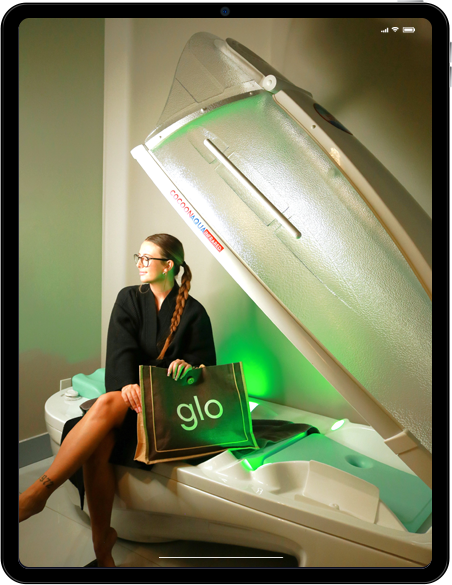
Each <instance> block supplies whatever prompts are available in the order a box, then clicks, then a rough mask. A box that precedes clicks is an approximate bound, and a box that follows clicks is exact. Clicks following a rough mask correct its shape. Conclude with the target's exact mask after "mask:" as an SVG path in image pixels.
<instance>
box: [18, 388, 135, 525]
mask: <svg viewBox="0 0 452 585" xmlns="http://www.w3.org/2000/svg"><path fill="white" fill-rule="evenodd" d="M127 410H128V406H127V404H126V403H125V402H124V400H123V398H122V396H121V393H120V392H108V393H107V394H103V395H102V396H100V397H99V398H98V399H97V401H96V402H95V403H94V405H93V406H92V407H91V408H90V410H89V411H88V412H87V414H86V415H85V416H84V417H83V418H82V420H81V421H80V422H79V423H78V424H77V425H76V426H75V427H74V428H73V429H72V430H71V432H70V433H68V435H67V437H66V438H65V440H64V441H63V443H62V445H61V447H60V449H59V451H58V453H57V455H56V456H55V459H54V461H53V463H52V465H51V466H50V467H49V469H48V470H47V471H46V473H45V474H44V475H42V476H41V477H40V478H39V479H38V480H36V481H35V482H34V483H33V484H32V485H31V486H30V487H29V488H28V489H27V490H25V492H23V494H20V496H19V522H22V520H26V519H27V518H29V517H30V516H33V515H34V514H37V513H38V512H40V511H41V510H42V509H43V508H44V507H45V504H46V502H47V500H48V498H49V497H50V495H51V494H52V493H53V492H54V491H55V490H56V489H57V488H58V487H59V486H60V485H61V484H63V483H64V482H65V481H66V480H67V479H68V478H69V477H70V476H71V475H72V474H73V473H75V472H76V471H77V469H79V468H80V467H82V465H83V464H84V463H85V461H87V459H88V458H89V457H90V456H91V455H92V454H93V453H94V451H95V450H96V449H97V448H98V447H99V445H100V444H101V442H102V441H103V440H104V438H105V437H106V436H107V435H108V434H109V433H110V431H111V430H112V429H114V428H118V427H120V426H121V424H122V422H123V421H124V418H125V415H126V413H127Z"/></svg>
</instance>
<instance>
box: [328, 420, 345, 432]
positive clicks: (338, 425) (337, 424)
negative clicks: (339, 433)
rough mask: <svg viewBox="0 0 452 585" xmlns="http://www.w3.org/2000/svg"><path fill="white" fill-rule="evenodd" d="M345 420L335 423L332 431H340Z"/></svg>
mask: <svg viewBox="0 0 452 585" xmlns="http://www.w3.org/2000/svg"><path fill="white" fill-rule="evenodd" d="M344 422H345V420H338V421H337V422H335V423H334V425H333V426H332V427H331V430H332V431H335V430H337V429H340V428H341V426H342V425H343V424H344Z"/></svg>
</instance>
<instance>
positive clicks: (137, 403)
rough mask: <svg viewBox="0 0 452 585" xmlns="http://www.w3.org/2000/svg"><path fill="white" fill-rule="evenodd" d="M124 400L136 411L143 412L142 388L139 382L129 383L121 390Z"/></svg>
mask: <svg viewBox="0 0 452 585" xmlns="http://www.w3.org/2000/svg"><path fill="white" fill-rule="evenodd" d="M121 396H122V398H123V400H124V402H125V403H126V404H127V405H128V406H129V408H131V409H132V410H134V411H135V412H136V413H139V412H141V388H140V386H139V385H138V384H128V385H127V386H124V388H122V390H121Z"/></svg>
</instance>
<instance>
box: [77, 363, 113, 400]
mask: <svg viewBox="0 0 452 585" xmlns="http://www.w3.org/2000/svg"><path fill="white" fill-rule="evenodd" d="M72 388H74V390H75V391H76V392H78V393H79V394H80V396H83V397H84V398H98V397H99V396H100V395H101V394H105V392H106V390H105V368H99V369H98V370H96V371H95V372H93V373H92V374H89V376H86V375H85V374H76V375H75V376H74V377H73V378H72Z"/></svg>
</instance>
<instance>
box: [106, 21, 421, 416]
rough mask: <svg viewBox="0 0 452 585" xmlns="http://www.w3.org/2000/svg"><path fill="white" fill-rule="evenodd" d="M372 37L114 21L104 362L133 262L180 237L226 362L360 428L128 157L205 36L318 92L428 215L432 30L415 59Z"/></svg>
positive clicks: (365, 29) (312, 26) (274, 390)
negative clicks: (149, 247) (146, 243)
mask: <svg viewBox="0 0 452 585" xmlns="http://www.w3.org/2000/svg"><path fill="white" fill-rule="evenodd" d="M395 24H396V22H394V25H395ZM397 25H398V26H400V24H398V23H397ZM369 26H370V25H369V23H365V22H361V21H358V20H356V19H352V20H351V21H346V20H344V21H341V22H339V21H334V22H333V21H331V20H328V19H326V20H323V21H318V20H309V19H298V20H294V19H250V20H247V19H243V20H226V19H225V20H223V19H212V20H210V19H203V20H202V21H199V20H198V21H197V20H191V19H171V20H165V19H130V20H116V19H106V45H105V51H106V77H105V84H106V88H108V90H107V91H106V102H105V115H106V120H108V124H107V127H106V134H105V136H106V142H105V145H104V146H105V158H104V173H105V183H104V242H103V246H104V256H103V260H104V264H103V277H104V280H103V295H102V299H103V305H102V311H103V312H102V342H103V356H104V355H105V338H106V330H107V325H108V319H109V316H110V312H111V308H112V305H113V303H114V300H115V297H116V295H117V293H118V291H119V290H120V288H122V287H123V286H125V285H130V284H136V283H137V282H138V280H137V275H136V268H135V267H134V265H133V262H132V254H133V253H134V252H136V251H137V250H138V249H139V246H140V244H141V242H142V241H143V239H144V238H145V237H147V236H148V235H150V234H152V233H156V232H168V233H172V234H174V235H176V236H177V237H179V238H180V239H181V240H182V242H183V243H184V246H185V250H186V259H187V262H188V263H189V265H190V267H191V269H192V272H193V283H192V294H193V296H194V297H195V298H197V299H198V300H200V301H201V302H202V303H203V304H204V305H205V307H206V308H207V310H208V312H209V314H210V316H211V319H212V323H213V329H214V336H215V341H216V346H217V353H218V360H219V363H225V362H228V361H236V360H237V361H239V360H242V361H243V362H244V364H245V372H246V371H247V370H246V365H247V364H252V365H253V368H252V370H253V372H259V375H254V376H253V377H252V379H248V377H247V383H248V389H249V391H250V393H252V394H253V393H254V394H255V395H259V394H260V395H262V396H263V397H264V396H265V397H266V398H269V399H272V400H274V401H276V402H286V403H287V404H289V405H292V406H298V407H300V408H303V409H306V410H312V411H313V412H320V413H322V414H327V415H330V416H332V417H338V418H342V417H349V418H350V419H352V420H354V421H356V422H361V421H362V419H361V418H360V417H359V415H357V414H356V413H355V411H354V410H353V409H352V408H351V407H350V406H349V405H348V404H347V403H346V402H345V401H344V400H343V399H342V397H341V396H340V395H339V394H338V393H337V391H336V390H335V389H334V388H332V387H331V386H330V384H329V383H327V382H326V381H325V380H324V379H323V378H322V377H321V376H320V375H319V374H318V373H317V371H316V370H314V368H313V367H312V366H311V365H310V364H309V363H308V362H307V360H306V359H305V358H304V357H303V356H302V355H300V354H299V352H298V351H297V350H295V349H294V348H293V346H292V345H291V344H290V343H289V342H288V341H287V340H286V339H285V337H284V336H283V335H282V334H281V333H280V332H279V330H278V329H277V328H276V327H275V326H274V325H273V324H272V323H271V322H270V321H269V319H268V318H267V317H266V316H265V315H264V314H263V313H262V311H260V309H258V308H257V307H256V305H255V304H254V303H253V302H252V301H251V300H250V299H249V297H248V296H247V295H246V294H245V293H244V292H243V291H242V290H241V288H240V287H239V286H238V285H237V283H236V282H235V281H234V280H233V279H232V278H231V277H230V276H229V275H228V274H227V273H226V272H225V270H224V269H223V268H222V267H221V266H220V265H219V264H218V263H217V262H216V261H215V259H214V258H213V256H211V255H210V254H209V253H208V251H207V250H206V248H205V247H204V246H203V245H202V244H201V242H200V241H199V240H198V239H197V238H196V236H195V235H194V234H193V233H192V232H191V230H190V229H189V227H188V226H187V225H186V224H185V223H184V222H183V220H182V219H181V218H179V216H178V215H177V214H176V213H175V212H174V211H173V210H172V208H171V207H170V204H169V203H168V202H167V201H166V200H165V199H164V197H163V196H162V195H161V194H160V192H159V191H158V190H157V188H156V187H155V186H154V184H153V183H152V181H151V180H150V179H149V178H148V177H147V175H146V174H145V172H144V171H143V170H142V168H141V167H140V165H139V164H138V163H137V162H136V161H134V160H133V158H132V157H131V155H130V150H131V149H132V148H133V147H135V146H137V145H138V144H142V143H143V142H144V140H145V138H146V136H147V135H148V134H149V133H150V132H151V131H152V130H153V129H154V127H155V126H156V123H157V120H158V119H159V117H160V114H161V112H162V110H163V108H164V105H165V102H166V99H167V97H168V93H169V90H170V87H171V84H172V79H173V75H174V72H175V69H176V66H177V63H178V59H179V57H180V55H181V53H182V51H183V48H184V46H185V44H186V42H187V41H188V39H189V38H190V36H191V35H193V34H194V33H196V32H199V31H207V32H211V33H213V34H216V35H218V36H220V37H222V38H226V37H232V38H234V39H236V40H238V41H239V42H241V43H243V44H244V45H246V46H247V47H249V48H250V49H252V50H253V51H254V52H256V53H257V54H258V55H260V56H261V57H263V58H264V59H266V60H267V61H269V62H270V63H271V64H272V65H273V66H274V67H276V68H277V69H279V70H280V71H281V73H283V74H284V75H286V76H287V77H288V78H289V79H291V80H292V81H294V82H295V83H297V84H298V85H300V87H303V88H305V89H307V90H308V91H310V92H312V93H313V95H314V96H315V97H316V99H317V100H318V101H319V102H320V103H321V104H322V105H323V106H324V107H326V108H327V109H328V110H330V111H331V112H332V113H334V114H335V115H336V117H337V118H338V119H339V120H340V121H341V122H342V123H343V124H344V125H345V126H346V127H348V128H349V129H350V130H351V131H352V132H353V133H354V134H355V136H357V138H358V139H359V140H361V141H362V142H363V143H364V145H365V146H366V147H367V148H368V149H369V150H371V151H372V152H373V153H374V154H375V155H376V156H377V157H378V158H380V159H381V160H382V161H383V163H384V164H386V166H387V167H388V168H389V169H390V170H391V172H392V173H393V174H394V175H395V176H396V177H397V178H398V179H399V181H400V182H401V183H402V184H403V185H405V186H406V187H407V188H408V189H409V190H410V191H411V192H412V194H413V196H414V197H415V198H416V199H417V200H418V201H419V203H420V204H421V205H422V206H423V207H424V209H426V211H427V212H431V187H430V182H431V176H430V175H431V140H430V136H431V134H430V133H431V124H430V116H431V112H430V93H429V92H430V86H429V83H430V78H429V73H430V69H429V67H430V61H431V56H430V53H429V52H428V35H429V32H430V31H429V26H430V25H429V24H428V23H426V22H425V23H419V27H420V28H419V29H417V30H420V29H422V34H419V35H418V36H417V37H416V39H414V36H413V38H411V39H410V40H409V41H408V42H409V43H410V47H409V48H407V47H403V46H402V45H400V42H401V35H399V38H398V39H395V38H394V37H393V38H389V37H388V35H387V37H388V38H384V37H383V35H381V33H380V32H379V30H380V28H383V25H382V23H379V22H378V21H376V22H375V23H374V24H373V25H372V26H373V27H374V28H375V27H377V29H378V34H377V35H375V34H372V32H373V30H372V29H371V28H369ZM385 26H388V23H386V24H385ZM389 26H393V24H392V22H391V23H389ZM340 27H342V28H343V30H344V35H342V36H341V35H340V34H339V30H340ZM406 36H407V35H405V37H406ZM405 41H406V38H405ZM384 43H386V44H384ZM390 43H392V45H391V44H390ZM394 43H395V44H394ZM397 43H398V44H397ZM393 51H397V52H398V53H400V54H401V61H398V62H397V61H395V60H394V59H393V56H394V52H393ZM112 226H114V229H113V227H112ZM113 250H114V254H113V252H112V251H113ZM109 255H110V258H109ZM244 346H246V348H247V350H246V352H243V347H244Z"/></svg>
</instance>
